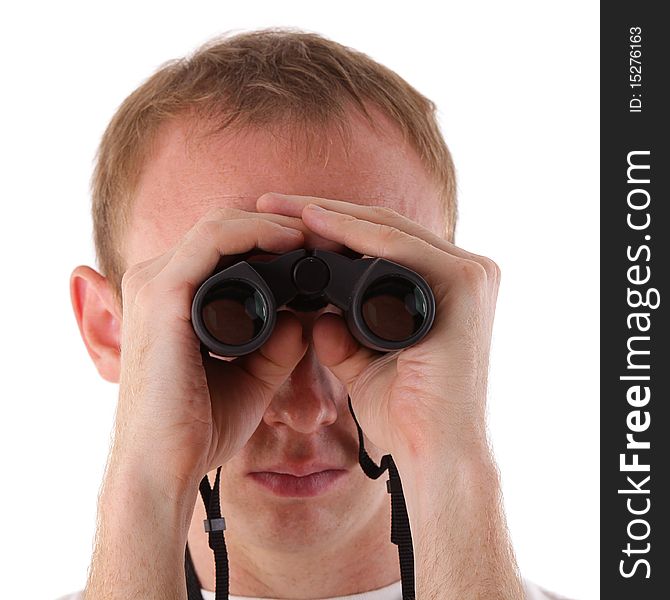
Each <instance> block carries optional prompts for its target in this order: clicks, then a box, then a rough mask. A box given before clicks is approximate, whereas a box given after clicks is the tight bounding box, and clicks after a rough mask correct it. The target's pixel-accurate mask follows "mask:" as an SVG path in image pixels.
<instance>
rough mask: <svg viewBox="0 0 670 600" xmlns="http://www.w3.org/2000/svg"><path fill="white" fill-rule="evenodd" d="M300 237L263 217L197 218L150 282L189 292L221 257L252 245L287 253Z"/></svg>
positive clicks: (208, 273)
mask: <svg viewBox="0 0 670 600" xmlns="http://www.w3.org/2000/svg"><path fill="white" fill-rule="evenodd" d="M303 239H304V238H303V235H302V232H300V231H299V230H297V229H293V228H290V227H284V226H282V225H279V224H277V223H273V222H271V221H268V220H267V219H262V218H248V219H232V220H228V221H200V222H198V223H197V224H196V225H195V226H194V227H193V228H192V229H191V230H190V231H189V232H188V233H187V234H186V236H184V238H183V239H182V241H181V242H180V244H178V246H177V248H176V249H175V251H174V253H173V255H172V257H171V258H170V260H169V262H168V263H167V264H166V265H165V268H164V269H163V270H162V271H161V272H160V273H159V274H158V275H157V276H156V277H155V278H154V279H153V282H155V283H156V285H159V286H160V289H161V291H173V292H186V293H189V294H191V293H192V292H193V291H194V290H195V288H196V287H198V286H199V285H200V284H201V283H202V281H203V280H204V279H205V278H206V277H207V276H209V275H211V273H212V271H213V270H214V268H215V267H216V265H217V263H218V262H219V260H220V259H221V257H222V256H230V255H236V254H242V253H244V252H248V251H250V250H252V249H253V248H259V249H261V250H265V251H267V252H274V253H282V252H289V251H291V250H295V249H296V248H298V247H300V246H301V245H302V243H303Z"/></svg>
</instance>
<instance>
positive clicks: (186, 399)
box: [71, 30, 548, 600]
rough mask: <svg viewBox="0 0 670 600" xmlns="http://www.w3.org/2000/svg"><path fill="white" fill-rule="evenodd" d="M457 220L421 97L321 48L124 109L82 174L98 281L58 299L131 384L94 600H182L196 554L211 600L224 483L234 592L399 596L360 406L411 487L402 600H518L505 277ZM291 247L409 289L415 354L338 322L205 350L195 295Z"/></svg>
mask: <svg viewBox="0 0 670 600" xmlns="http://www.w3.org/2000/svg"><path fill="white" fill-rule="evenodd" d="M455 202H456V201H455V180H454V172H453V167H452V163H451V158H450V156H449V152H448V150H447V148H446V145H445V144H444V141H443V139H442V137H441V134H440V132H439V129H438V126H437V123H436V121H435V118H434V107H433V105H432V103H431V102H430V101H429V100H427V99H426V98H424V97H423V96H421V95H420V94H419V93H418V92H417V91H416V90H414V89H413V88H411V86H409V85H408V84H407V83H406V82H405V81H403V80H402V79H400V78H399V77H398V76H397V75H396V74H394V73H393V72H391V71H389V70H388V69H386V68H385V67H382V66H381V65H379V64H377V63H375V62H374V61H372V60H371V59H369V58H368V57H366V56H364V55H362V54H360V53H357V52H355V51H353V50H351V49H348V48H344V47H342V46H340V45H339V44H336V43H334V42H331V41H329V40H325V39H323V38H321V37H319V36H316V35H312V34H304V33H296V32H292V31H278V30H274V31H261V32H254V33H247V34H241V35H238V36H235V37H231V38H227V39H222V40H215V41H214V42H212V43H210V44H208V45H206V46H205V47H203V48H201V49H200V50H199V51H198V52H197V53H196V54H194V55H193V56H192V57H190V58H189V59H185V60H182V61H173V62H171V63H168V64H166V65H165V66H164V67H162V68H161V69H160V70H159V71H158V72H157V73H156V74H154V75H153V76H152V77H151V78H150V79H149V80H147V81H146V82H145V83H144V84H143V85H142V86H140V88H138V89H137V90H136V91H135V92H133V94H131V96H129V97H128V98H127V99H126V100H125V102H124V103H123V104H122V106H121V107H120V109H119V110H118V112H117V113H116V115H115V116H114V118H113V119H112V121H111V123H110V125H109V127H108V129H107V131H106V132H105V134H104V136H103V139H102V143H101V146H100V150H99V154H98V159H97V166H96V171H95V175H94V178H93V204H94V206H93V214H94V227H95V240H96V249H97V253H98V258H99V263H100V268H101V271H102V274H101V273H98V272H96V271H95V270H93V269H91V268H89V267H84V266H81V267H77V268H76V269H75V271H74V272H73V274H72V279H71V291H72V300H73V306H74V311H75V314H76V317H77V321H78V324H79V327H80V331H81V334H82V337H83V340H84V343H85V344H86V347H87V349H88V351H89V353H90V355H91V357H92V359H93V361H94V363H95V365H96V367H97V369H98V371H99V372H100V374H101V375H102V376H103V377H104V378H105V379H107V380H109V381H113V382H118V383H119V384H120V386H119V400H118V406H117V413H116V424H115V435H114V441H113V444H112V448H111V450H110V455H109V459H108V463H107V469H106V472H105V476H104V481H103V485H102V487H101V492H100V497H99V505H98V528H97V535H96V544H95V549H94V553H93V557H92V562H91V567H90V570H89V577H88V581H87V585H86V589H85V591H84V592H83V597H84V598H86V599H88V600H93V599H95V600H103V599H116V598H118V599H121V598H124V599H125V598H143V599H152V598H156V599H158V598H161V599H166V598H169V599H173V598H174V599H176V598H180V599H185V598H186V584H185V576H184V552H185V547H186V544H187V542H188V547H189V550H190V554H191V556H192V558H193V564H194V566H195V571H196V574H197V576H198V579H199V581H200V583H201V586H202V588H203V590H204V591H203V597H205V598H213V597H214V596H213V594H212V593H211V591H212V590H214V588H215V571H214V560H213V556H212V552H211V550H210V549H209V547H208V543H207V537H206V534H205V532H204V531H203V527H202V523H203V519H204V518H205V513H204V509H203V508H202V505H201V503H200V502H198V501H197V499H198V498H197V496H198V483H199V482H200V480H201V479H202V478H203V476H204V475H205V474H206V473H209V475H210V481H212V480H213V475H214V473H213V471H216V469H217V467H218V466H220V465H221V466H222V470H221V508H222V513H223V515H224V516H225V517H226V520H227V530H226V544H227V547H228V556H229V560H230V591H231V594H233V595H234V596H244V597H254V598H256V597H258V598H295V599H308V598H335V597H343V596H346V597H347V598H349V597H351V596H353V597H354V598H359V599H360V600H362V599H364V598H367V599H371V598H374V599H376V600H386V599H389V600H390V599H397V598H400V597H401V595H400V594H401V592H400V570H399V565H398V554H397V547H396V546H394V545H393V544H391V542H390V539H389V538H390V524H389V496H388V494H387V491H386V487H385V485H384V478H381V479H378V480H371V479H369V478H367V477H366V475H365V474H364V473H363V472H362V471H361V468H360V466H359V464H358V439H357V432H356V428H355V424H354V421H353V419H352V418H351V415H350V414H349V410H348V404H347V398H348V396H350V397H351V402H352V406H353V409H354V411H355V414H356V416H357V418H358V420H359V422H360V424H361V427H362V429H363V431H364V432H365V442H366V450H367V451H368V453H369V454H370V455H371V457H372V458H373V459H374V460H375V461H376V462H377V463H379V460H380V458H381V456H382V455H384V454H389V453H390V454H391V455H392V456H393V458H394V460H395V463H396V465H397V467H398V470H399V472H400V476H401V478H402V483H403V488H404V494H405V499H406V503H407V509H408V514H409V518H410V524H411V529H412V538H413V547H414V563H415V581H416V597H417V598H419V599H421V600H429V599H438V598H439V599H448V598H454V599H459V600H463V599H468V598H487V599H498V598H499V599H503V598H504V599H506V600H513V599H514V600H515V599H520V598H524V597H525V596H524V584H523V582H522V581H521V579H520V577H519V574H518V571H517V567H516V563H515V559H514V555H513V552H512V549H511V544H510V541H509V537H508V534H507V530H506V525H505V519H504V514H503V511H502V507H501V498H500V485H499V481H498V475H497V470H496V467H495V464H494V461H493V458H492V456H491V453H490V451H489V445H488V442H487V437H486V426H485V404H486V381H487V369H488V356H489V346H490V339H491V329H492V324H493V317H494V312H495V302H496V296H497V289H498V281H499V270H498V268H497V266H496V265H495V263H494V262H493V261H491V260H490V259H488V258H485V257H482V256H478V255H475V254H472V253H470V252H467V251H465V250H463V249H460V248H458V247H456V246H455V245H453V243H452V242H453V235H454V227H455V213H456V203H455ZM301 247H308V248H310V247H318V248H324V249H330V250H335V251H341V250H343V249H344V248H345V247H346V248H348V249H350V250H353V251H354V252H357V253H359V254H361V255H369V256H379V257H383V258H387V259H389V260H392V261H394V262H397V263H400V264H402V265H404V266H406V267H409V268H411V269H413V270H415V271H417V272H419V273H420V274H421V275H423V276H424V278H425V279H426V280H427V281H428V283H429V284H430V285H431V288H432V289H433V291H434V294H435V297H436V302H437V314H436V319H435V323H434V325H433V328H432V330H431V332H430V333H429V335H428V336H427V337H426V338H424V340H422V341H421V342H420V343H418V344H416V345H415V346H413V347H411V348H408V349H405V350H402V351H400V352H397V353H389V354H386V355H382V354H380V353H377V352H373V351H371V350H368V349H367V348H365V347H363V346H361V345H359V344H358V343H357V342H356V341H355V340H354V338H353V337H352V336H351V334H350V333H349V331H348V329H347V327H346V325H345V322H344V320H343V319H342V316H341V314H340V312H339V311H338V310H336V309H334V307H332V306H329V307H326V308H325V309H322V310H320V311H315V312H311V313H302V312H295V311H292V310H289V309H286V310H282V311H280V313H279V315H278V322H277V326H276V328H275V331H274V333H273V335H272V337H271V338H270V339H269V341H268V342H266V344H265V345H264V346H263V347H262V348H261V349H259V350H257V351H256V352H254V353H252V354H251V355H248V356H245V357H241V358H238V359H236V360H234V361H232V362H226V361H221V360H218V359H216V358H213V357H210V356H203V355H202V353H201V350H200V343H199V341H198V339H197V338H196V336H195V334H194V332H193V328H192V325H191V322H190V307H191V301H192V298H193V295H194V293H195V290H196V289H197V287H198V286H199V284H200V283H202V281H204V280H205V279H206V278H207V277H208V276H209V275H210V274H211V273H212V272H213V271H214V270H215V269H216V268H218V267H221V266H222V265H223V264H230V263H231V262H233V261H234V259H235V256H238V255H241V254H244V253H247V252H250V251H254V250H255V249H259V250H261V251H265V252H272V253H283V252H287V251H290V250H294V249H297V248H301ZM525 594H526V597H529V598H530V597H535V598H542V597H548V596H544V595H542V593H541V592H540V591H539V590H537V589H534V588H533V589H531V587H530V586H526V590H525ZM234 596H233V597H234Z"/></svg>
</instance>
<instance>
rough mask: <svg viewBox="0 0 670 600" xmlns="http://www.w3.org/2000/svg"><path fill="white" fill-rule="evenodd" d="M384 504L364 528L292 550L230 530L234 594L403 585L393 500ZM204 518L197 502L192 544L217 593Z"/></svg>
mask: <svg viewBox="0 0 670 600" xmlns="http://www.w3.org/2000/svg"><path fill="white" fill-rule="evenodd" d="M385 500H386V502H385V503H382V504H380V508H379V510H378V511H376V512H375V515H374V519H372V520H371V521H370V522H369V523H366V524H364V525H363V526H362V527H360V528H359V529H357V530H355V531H353V530H349V531H341V532H340V535H338V536H337V538H335V536H332V539H324V540H321V541H319V544H318V545H310V546H306V547H304V548H301V549H299V550H296V549H295V548H293V549H292V550H291V551H290V552H288V551H286V550H285V549H282V548H281V545H275V544H268V543H265V544H264V543H263V540H248V539H240V537H239V536H236V535H235V532H234V530H229V531H226V546H227V548H228V559H229V581H230V593H231V594H233V595H236V596H251V597H259V598H263V597H271V598H294V599H295V600H304V599H309V598H331V597H337V596H346V595H351V594H357V593H362V592H367V591H370V590H375V589H378V588H382V587H385V586H387V585H391V584H392V583H394V582H396V581H399V580H400V567H399V564H398V548H397V546H395V545H394V544H392V543H391V527H390V509H389V505H388V496H386V498H385ZM203 519H205V511H204V507H203V506H202V503H201V502H197V503H196V507H195V511H194V514H193V521H192V524H191V529H190V532H189V536H188V545H189V549H190V552H191V557H192V559H193V565H194V567H195V571H196V573H197V575H198V578H199V579H200V583H201V585H202V587H203V589H205V590H211V591H214V587H215V581H216V577H215V573H216V572H215V564H214V555H213V553H212V551H211V549H210V548H209V545H208V541H207V534H205V533H204V531H203V529H202V522H203ZM338 531H339V530H338Z"/></svg>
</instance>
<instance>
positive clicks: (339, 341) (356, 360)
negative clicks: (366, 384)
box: [312, 313, 383, 395]
mask: <svg viewBox="0 0 670 600" xmlns="http://www.w3.org/2000/svg"><path fill="white" fill-rule="evenodd" d="M312 339H313V344H314V350H315V352H316V356H317V358H318V360H319V362H320V363H321V364H322V365H324V366H326V367H328V369H330V371H331V372H332V373H333V375H335V377H337V378H338V379H339V380H340V381H341V382H342V383H343V384H344V385H345V386H346V387H347V391H348V392H349V394H350V395H351V390H352V387H353V385H354V383H355V382H356V379H357V378H358V377H359V375H360V374H361V373H362V372H363V371H365V369H367V368H368V367H369V366H370V365H371V364H372V363H373V362H374V361H375V360H376V359H378V358H379V357H380V356H383V354H382V353H380V352H376V351H374V350H370V348H366V347H365V346H363V345H362V344H360V343H359V342H358V340H356V338H354V336H353V335H351V333H350V331H349V328H348V327H347V324H346V322H345V321H344V319H343V318H342V317H341V316H339V315H337V314H335V313H323V314H322V315H321V316H320V317H319V318H318V319H317V320H316V322H315V323H314V326H313V328H312Z"/></svg>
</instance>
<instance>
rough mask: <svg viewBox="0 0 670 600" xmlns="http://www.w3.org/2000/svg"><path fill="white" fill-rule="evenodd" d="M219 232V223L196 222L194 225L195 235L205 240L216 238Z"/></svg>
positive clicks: (211, 221) (209, 221)
mask: <svg viewBox="0 0 670 600" xmlns="http://www.w3.org/2000/svg"><path fill="white" fill-rule="evenodd" d="M220 230H221V223H220V221H214V220H212V219H207V220H202V221H198V222H197V223H196V225H195V233H196V235H198V236H199V237H203V238H205V239H206V240H212V239H214V238H216V236H217V234H218V232H219V231H220Z"/></svg>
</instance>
